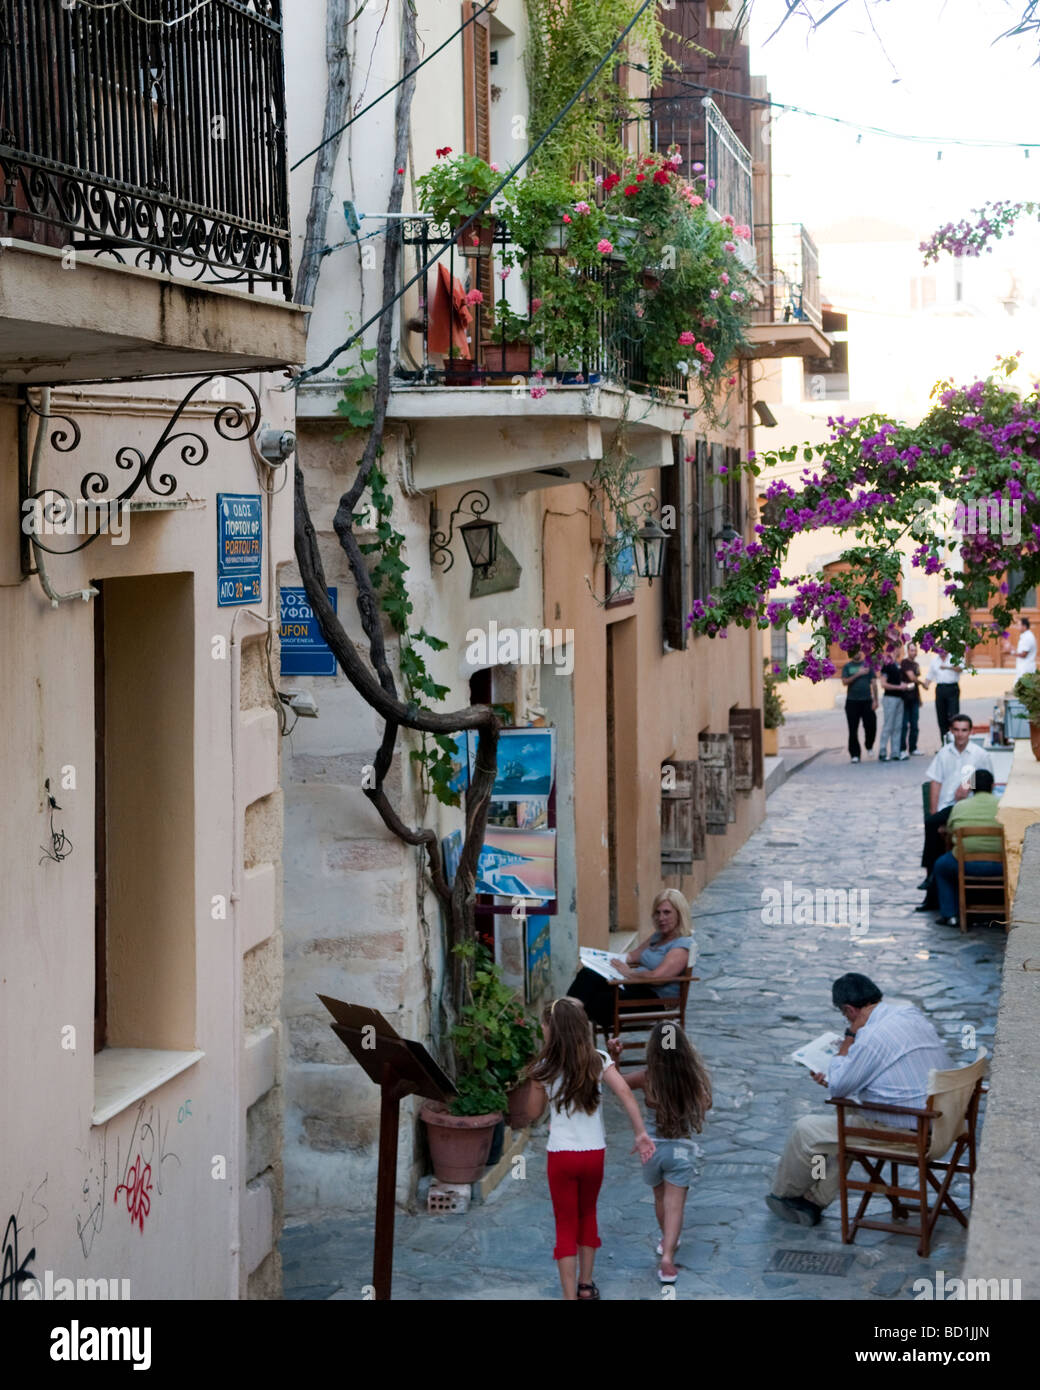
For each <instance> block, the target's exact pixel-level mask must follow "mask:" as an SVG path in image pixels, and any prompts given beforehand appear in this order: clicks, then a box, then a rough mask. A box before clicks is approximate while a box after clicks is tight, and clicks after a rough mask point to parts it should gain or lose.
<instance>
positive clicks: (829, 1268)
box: [766, 1250, 856, 1279]
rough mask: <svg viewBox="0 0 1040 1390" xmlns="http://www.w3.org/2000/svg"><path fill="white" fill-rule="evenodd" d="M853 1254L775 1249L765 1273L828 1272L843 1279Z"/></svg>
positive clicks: (853, 1258)
mask: <svg viewBox="0 0 1040 1390" xmlns="http://www.w3.org/2000/svg"><path fill="white" fill-rule="evenodd" d="M855 1259H856V1257H855V1255H821V1254H820V1253H819V1252H818V1251H816V1250H777V1252H776V1253H775V1254H774V1256H773V1263H772V1264H771V1265H770V1266H769V1268H768V1269H767V1271H766V1273H777V1272H779V1273H782V1274H830V1275H833V1276H834V1277H835V1278H838V1279H844V1277H845V1275H846V1274H848V1272H849V1269H850V1268H851V1266H852V1264H853V1263H854V1261H855Z"/></svg>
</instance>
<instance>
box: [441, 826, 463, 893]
mask: <svg viewBox="0 0 1040 1390" xmlns="http://www.w3.org/2000/svg"><path fill="white" fill-rule="evenodd" d="M441 856H442V857H443V859H444V877H445V878H446V879H447V881H448V882H449V883H454V882H455V875H456V873H457V872H458V868H459V860H460V859H461V858H462V831H461V830H453V831H452V832H451V834H450V835H445V837H444V839H443V840H442V841H441Z"/></svg>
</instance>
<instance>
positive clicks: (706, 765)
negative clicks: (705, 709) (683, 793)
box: [700, 733, 737, 835]
mask: <svg viewBox="0 0 1040 1390" xmlns="http://www.w3.org/2000/svg"><path fill="white" fill-rule="evenodd" d="M734 761H735V759H734V748H733V735H732V734H708V733H705V734H701V736H700V764H701V770H702V774H703V777H704V821H705V828H706V829H707V832H708V834H709V835H725V833H726V827H727V825H731V824H732V823H733V822H734V821H735V820H736V819H737V802H736V790H735V787H734V781H735V776H734Z"/></svg>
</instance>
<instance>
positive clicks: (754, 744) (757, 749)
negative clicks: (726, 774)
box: [729, 707, 764, 792]
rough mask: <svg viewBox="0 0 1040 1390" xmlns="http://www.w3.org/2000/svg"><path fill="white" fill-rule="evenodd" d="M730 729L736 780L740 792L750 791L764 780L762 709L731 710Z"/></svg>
mask: <svg viewBox="0 0 1040 1390" xmlns="http://www.w3.org/2000/svg"><path fill="white" fill-rule="evenodd" d="M729 731H730V733H731V734H732V735H733V756H734V780H735V784H736V789H737V791H738V792H750V791H751V788H752V787H760V786H761V785H762V783H763V780H764V767H763V764H762V711H761V710H758V709H737V708H736V707H734V708H733V709H731V710H730V712H729Z"/></svg>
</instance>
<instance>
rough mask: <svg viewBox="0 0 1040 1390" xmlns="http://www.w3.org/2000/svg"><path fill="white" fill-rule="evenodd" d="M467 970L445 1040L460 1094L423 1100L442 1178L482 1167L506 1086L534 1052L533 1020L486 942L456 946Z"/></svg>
mask: <svg viewBox="0 0 1040 1390" xmlns="http://www.w3.org/2000/svg"><path fill="white" fill-rule="evenodd" d="M455 949H456V951H457V952H458V954H460V955H462V956H464V957H465V958H466V960H467V961H468V963H469V965H470V967H471V972H470V978H469V981H468V985H467V989H466V994H467V999H466V1003H465V1004H464V1005H463V1007H462V1009H461V1011H460V1015H459V1022H458V1023H457V1024H456V1026H455V1027H454V1028H453V1029H452V1034H451V1040H452V1044H453V1047H454V1052H455V1062H456V1069H457V1078H456V1083H455V1084H456V1087H457V1090H458V1095H456V1097H455V1099H454V1100H453V1101H452V1103H451V1105H450V1107H449V1106H445V1105H442V1104H440V1102H437V1101H427V1102H426V1104H425V1105H424V1106H423V1107H422V1109H421V1111H420V1112H419V1113H420V1117H421V1118H422V1120H423V1121H424V1122H425V1124H426V1135H427V1139H428V1141H429V1145H430V1156H431V1158H432V1159H433V1171H434V1174H435V1176H436V1177H437V1179H438V1180H439V1181H440V1182H451V1183H469V1182H476V1181H477V1180H478V1179H479V1178H480V1177H481V1176H482V1174H483V1172H484V1167H485V1165H486V1163H487V1159H488V1154H489V1152H490V1149H491V1142H492V1139H493V1137H494V1133H495V1129H496V1126H497V1125H499V1124H500V1123H501V1121H502V1120H503V1112H504V1111H506V1110H507V1109H508V1108H509V1105H510V1101H509V1094H508V1093H509V1091H510V1089H511V1088H513V1087H515V1086H516V1083H517V1080H518V1078H519V1075H520V1072H521V1070H522V1069H523V1067H524V1066H525V1065H526V1064H527V1062H528V1061H530V1059H531V1058H532V1057H533V1056H534V1054H535V1051H536V1036H537V1033H536V1026H535V1024H534V1023H533V1021H532V1020H530V1019H528V1018H527V1017H526V1016H525V1015H524V1011H523V1006H522V1004H521V1002H520V1000H519V999H518V998H517V996H516V994H515V993H514V992H513V991H512V990H511V989H510V988H509V987H508V986H507V985H506V984H505V982H504V981H503V979H502V972H501V971H500V970H499V968H498V966H497V965H495V964H494V963H493V961H492V960H491V957H490V954H489V953H488V952H487V951H486V950H485V949H484V947H478V946H477V945H476V944H475V943H473V942H467V943H465V944H463V945H461V946H457V947H456V948H455Z"/></svg>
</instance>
